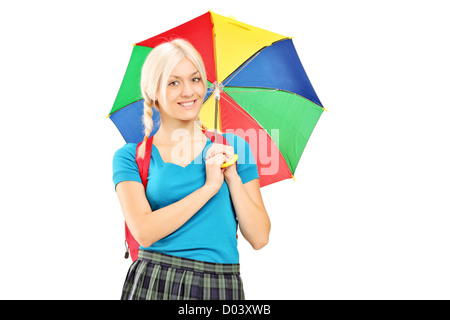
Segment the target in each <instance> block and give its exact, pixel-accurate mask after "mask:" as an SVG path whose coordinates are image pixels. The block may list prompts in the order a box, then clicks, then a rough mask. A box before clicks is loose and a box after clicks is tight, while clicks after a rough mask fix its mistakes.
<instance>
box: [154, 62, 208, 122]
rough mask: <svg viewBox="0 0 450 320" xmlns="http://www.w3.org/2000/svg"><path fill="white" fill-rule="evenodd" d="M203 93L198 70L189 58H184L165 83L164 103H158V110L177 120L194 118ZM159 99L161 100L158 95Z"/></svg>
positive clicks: (201, 101)
mask: <svg viewBox="0 0 450 320" xmlns="http://www.w3.org/2000/svg"><path fill="white" fill-rule="evenodd" d="M205 94H206V92H205V87H204V85H203V81H202V79H201V75H200V72H199V71H198V70H197V68H196V67H195V66H194V64H193V63H192V62H191V61H190V60H189V59H187V58H184V59H183V60H181V61H180V62H179V63H178V64H177V65H176V66H175V68H174V69H173V70H172V72H171V74H170V77H169V79H168V81H167V84H166V103H165V105H160V111H162V112H163V113H166V114H167V115H169V116H171V117H173V118H176V119H179V120H195V119H197V116H198V114H199V113H200V109H201V107H202V104H203V99H204V97H205ZM159 101H163V100H162V99H159V97H158V102H159ZM161 109H162V110H161Z"/></svg>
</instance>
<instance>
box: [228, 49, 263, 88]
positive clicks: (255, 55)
mask: <svg viewBox="0 0 450 320" xmlns="http://www.w3.org/2000/svg"><path fill="white" fill-rule="evenodd" d="M260 53H261V50H260V51H258V52H257V53H256V54H254V55H253V57H251V58H250V59H248V60H247V62H245V64H244V65H243V66H241V67H239V69H238V71H237V72H236V73H235V74H234V75H233V76H232V77H231V78H230V79H228V81H227V82H226V83H224V84H223V86H224V87H225V86H226V85H227V84H228V83H229V82H230V81H231V80H233V78H234V77H236V76H237V75H238V74H239V72H241V71H242V69H244V68H245V67H246V66H247V65H248V64H249V63H250V62H252V61H253V59H255V58H256V57H257V56H258V55H259V54H260Z"/></svg>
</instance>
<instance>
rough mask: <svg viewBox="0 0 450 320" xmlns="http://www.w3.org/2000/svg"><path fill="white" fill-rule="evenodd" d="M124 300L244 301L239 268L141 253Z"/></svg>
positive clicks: (127, 280) (127, 283) (124, 290)
mask: <svg viewBox="0 0 450 320" xmlns="http://www.w3.org/2000/svg"><path fill="white" fill-rule="evenodd" d="M121 299H122V300H244V299H245V297H244V290H243V285H242V280H241V277H240V273H239V264H221V263H210V262H203V261H197V260H192V259H186V258H181V257H175V256H170V255H166V254H162V253H158V252H151V251H148V250H139V256H138V259H137V260H136V261H134V262H133V264H132V265H131V266H130V269H129V271H128V274H127V277H126V279H125V283H124V286H123V291H122V298H121Z"/></svg>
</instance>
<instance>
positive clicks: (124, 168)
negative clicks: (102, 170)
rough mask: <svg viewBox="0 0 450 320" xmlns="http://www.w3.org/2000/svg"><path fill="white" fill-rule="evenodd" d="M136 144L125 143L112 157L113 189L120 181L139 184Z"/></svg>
mask: <svg viewBox="0 0 450 320" xmlns="http://www.w3.org/2000/svg"><path fill="white" fill-rule="evenodd" d="M136 147H137V144H136V143H127V144H126V145H124V146H123V147H122V148H120V149H119V150H117V151H116V153H115V154H114V157H113V182H114V188H115V187H117V184H118V183H119V182H122V181H136V182H141V183H142V180H141V176H140V175H139V168H138V165H137V163H136V160H135V157H136Z"/></svg>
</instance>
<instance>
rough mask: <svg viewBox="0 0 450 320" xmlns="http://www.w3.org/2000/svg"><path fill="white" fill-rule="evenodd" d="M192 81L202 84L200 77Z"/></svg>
mask: <svg viewBox="0 0 450 320" xmlns="http://www.w3.org/2000/svg"><path fill="white" fill-rule="evenodd" d="M192 81H193V82H200V81H202V79H201V78H198V77H195V78H194V79H192Z"/></svg>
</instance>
